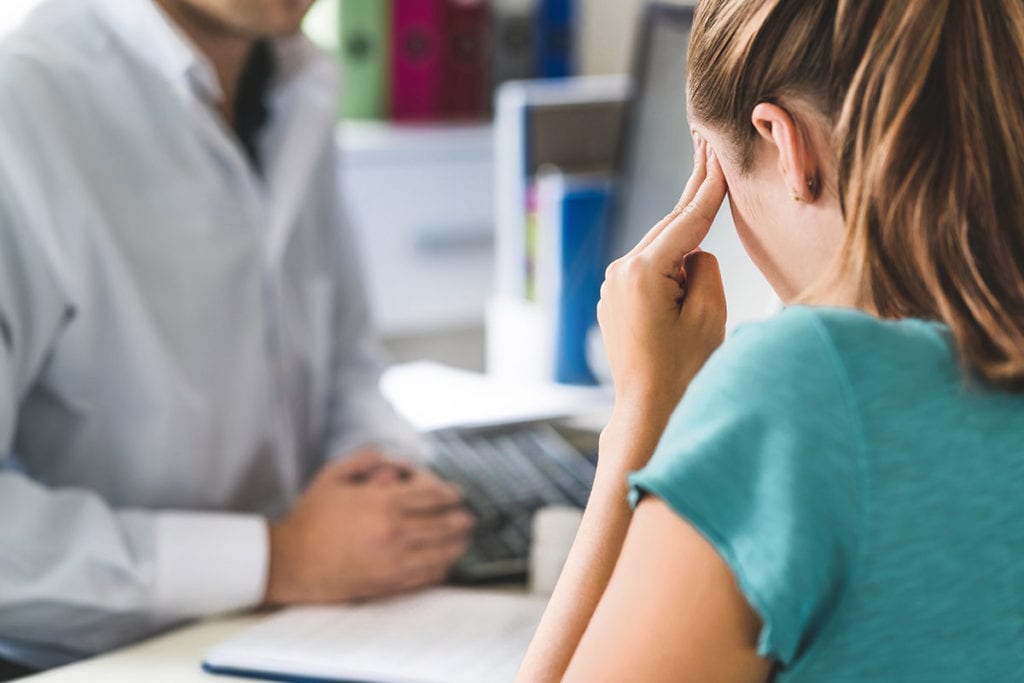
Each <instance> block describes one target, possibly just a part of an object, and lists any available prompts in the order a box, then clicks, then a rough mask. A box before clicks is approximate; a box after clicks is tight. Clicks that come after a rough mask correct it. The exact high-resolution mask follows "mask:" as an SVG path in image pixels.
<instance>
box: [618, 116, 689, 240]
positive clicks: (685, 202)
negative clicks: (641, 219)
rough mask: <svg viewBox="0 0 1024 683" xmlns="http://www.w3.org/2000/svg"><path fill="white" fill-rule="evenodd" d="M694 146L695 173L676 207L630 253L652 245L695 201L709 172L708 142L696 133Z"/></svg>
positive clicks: (687, 183)
mask: <svg viewBox="0 0 1024 683" xmlns="http://www.w3.org/2000/svg"><path fill="white" fill-rule="evenodd" d="M693 148H694V155H693V173H691V174H690V179H689V180H687V181H686V187H685V188H684V189H683V194H682V195H681V196H680V197H679V201H678V202H677V203H676V205H675V208H673V209H672V211H671V212H669V214H668V215H667V216H665V217H664V218H662V219H661V221H659V222H658V224H657V225H655V226H654V227H653V228H651V229H650V230H649V231H648V232H647V234H646V235H644V237H643V239H641V240H640V242H639V243H637V245H636V246H635V247H633V249H632V250H630V252H629V253H630V255H633V254H636V253H639V252H641V251H643V250H644V249H646V248H647V247H648V246H650V244H651V242H653V241H654V240H655V238H657V236H658V235H660V234H661V231H662V230H664V229H665V228H666V227H668V225H669V224H670V223H671V222H672V221H674V220H675V219H676V218H678V217H679V215H680V214H681V213H683V211H685V210H686V207H687V206H689V204H690V202H692V201H693V198H694V197H696V196H697V192H698V190H700V186H701V185H702V184H703V183H704V180H705V179H706V178H707V173H708V158H707V149H708V147H707V142H705V141H704V138H702V137H700V136H699V135H697V134H694V145H693Z"/></svg>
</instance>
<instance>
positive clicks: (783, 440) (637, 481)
mask: <svg viewBox="0 0 1024 683" xmlns="http://www.w3.org/2000/svg"><path fill="white" fill-rule="evenodd" d="M856 415H857V408H856V405H855V404H854V403H853V400H852V394H851V392H850V390H849V382H848V380H847V378H846V376H845V373H844V371H843V370H842V366H841V361H840V359H839V357H838V355H837V353H836V351H835V348H834V346H833V345H832V344H831V341H830V339H829V337H828V335H827V332H826V330H825V327H824V326H823V325H822V323H821V322H820V321H819V320H817V319H816V317H815V313H814V312H813V309H806V308H799V309H790V310H787V311H785V312H784V313H782V314H780V315H779V316H776V317H775V318H774V319H772V320H769V321H767V322H764V323H759V324H755V325H751V326H748V327H747V328H744V329H741V330H740V331H738V332H737V333H736V334H735V335H734V336H733V337H731V338H730V339H729V340H728V341H727V342H726V343H725V344H724V345H723V346H722V347H721V348H720V349H719V351H718V352H716V354H715V355H714V356H712V358H711V359H710V360H709V361H708V363H707V364H706V366H705V367H704V369H703V370H702V371H701V373H700V375H699V376H698V377H697V378H696V379H695V380H694V382H693V383H692V384H691V386H690V388H689V390H688V391H687V393H686V396H685V397H684V398H683V400H682V402H681V403H680V405H679V406H678V408H677V409H676V411H675V413H674V414H673V416H672V419H671V421H670V422H669V425H668V428H667V429H666V431H665V433H664V435H663V437H662V439H661V442H660V443H659V445H658V448H657V450H656V452H655V454H654V456H653V458H652V459H651V461H650V463H649V464H648V465H647V467H645V468H644V469H643V470H641V471H640V472H638V473H635V474H633V475H632V476H631V477H630V485H631V487H632V499H633V502H634V504H635V503H636V502H637V501H638V500H639V498H640V497H641V496H642V495H644V494H652V495H655V496H657V497H658V498H661V499H662V500H664V501H665V502H666V503H667V504H668V505H669V506H670V507H671V508H673V510H675V512H676V513H678V514H679V515H680V516H682V517H683V518H685V519H686V520H687V521H688V522H689V523H690V524H692V525H693V526H694V528H696V529H697V531H698V532H700V533H701V534H702V535H703V536H704V537H705V538H706V539H707V540H708V541H709V542H710V543H711V544H712V545H713V546H714V547H715V548H716V550H717V551H718V553H719V555H720V556H721V557H722V558H723V559H724V560H725V562H726V563H727V564H728V565H729V567H730V568H731V570H732V572H733V575H734V576H735V578H736V581H737V583H738V585H739V587H740V589H741V591H742V592H743V594H744V596H745V597H746V599H747V600H748V602H749V603H750V605H751V607H752V608H753V609H754V610H756V611H757V613H758V614H759V615H760V617H761V619H762V622H763V627H762V631H761V634H760V639H759V643H758V650H759V653H760V654H761V655H762V656H765V657H770V658H772V659H775V660H776V661H778V662H780V663H781V664H782V665H784V666H790V665H792V664H793V663H794V662H795V660H797V659H798V658H799V656H800V654H801V653H802V652H803V651H804V650H805V649H806V648H807V646H808V645H810V644H811V642H812V641H813V639H814V638H815V636H816V635H817V634H818V633H819V632H820V629H821V627H822V625H823V624H824V622H825V620H827V618H828V616H829V614H830V613H831V611H832V609H833V608H834V607H835V605H836V604H837V602H838V600H839V598H840V596H841V594H842V591H843V588H844V586H845V585H846V583H847V581H848V578H849V575H850V574H851V572H852V571H853V567H854V564H855V562H856V555H857V544H858V539H859V535H860V526H861V524H860V523H861V517H862V516H861V506H862V496H863V480H862V476H861V472H862V465H861V461H862V457H861V451H862V445H861V444H862V443H863V437H862V435H861V434H860V431H861V430H860V427H859V421H858V418H857V416H856Z"/></svg>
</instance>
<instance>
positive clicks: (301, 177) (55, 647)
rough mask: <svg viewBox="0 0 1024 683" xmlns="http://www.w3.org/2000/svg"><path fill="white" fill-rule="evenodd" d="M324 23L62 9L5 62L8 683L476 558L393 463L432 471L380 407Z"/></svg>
mask: <svg viewBox="0 0 1024 683" xmlns="http://www.w3.org/2000/svg"><path fill="white" fill-rule="evenodd" d="M311 2H312V0H52V1H51V2H49V3H47V4H45V5H44V6H43V7H41V8H40V9H39V10H37V12H36V13H35V14H34V15H32V16H31V17H30V18H29V19H28V21H27V22H26V24H25V25H24V26H23V27H22V28H21V29H20V30H19V31H17V32H16V33H14V34H12V35H11V36H10V37H8V38H7V39H6V40H5V42H4V43H3V44H2V45H0V659H6V660H8V661H13V662H17V663H20V664H23V665H27V666H30V667H33V668H43V667H48V666H53V665H56V664H60V663H63V662H67V661H71V660H74V659H76V658H79V657H82V656H86V655H89V654H93V653H97V652H101V651H104V650H107V649H110V648H112V647H115V646H118V645H120V644H123V643H126V642H129V641H132V640H136V639H139V638H142V637H145V636H147V635H149V634H152V633H154V632H156V631H158V630H160V629H163V628H166V627H167V626H169V625H171V624H174V623H177V622H179V621H180V620H182V619H187V618H192V617H197V616H203V615H208V614H214V613H219V612H224V611H228V610H234V609H238V608H245V607H250V606H255V605H259V604H265V603H273V604H285V603H296V602H311V601H340V600H347V599H352V598H360V597H370V596H375V595H382V594H387V593H392V592H395V591H400V590H406V589H409V588H413V587H416V586H420V585H425V584H428V583H432V582H436V581H438V580H439V579H441V578H442V577H443V576H444V575H445V574H446V572H447V571H448V569H449V567H450V566H451V564H452V563H453V562H454V561H455V560H456V559H457V558H458V557H459V556H460V555H461V553H462V552H463V550H464V546H465V543H466V537H467V533H468V529H469V527H470V525H471V520H470V519H469V516H468V515H467V513H466V512H465V511H464V510H463V509H462V508H461V506H460V501H459V496H458V493H457V492H456V491H455V490H454V489H453V488H451V487H450V486H448V485H446V484H444V483H442V482H440V481H439V480H437V479H435V478H433V477H432V476H431V475H429V474H427V473H426V472H425V471H423V470H420V469H417V468H414V467H411V466H399V465H397V464H394V462H393V461H391V460H389V459H388V458H387V456H385V455H384V453H385V452H398V453H404V454H413V455H414V454H416V453H417V450H418V449H419V448H420V444H419V442H418V439H417V437H416V435H415V434H413V433H412V432H411V430H409V429H408V427H407V426H406V425H405V424H404V423H402V422H401V421H400V420H399V419H398V418H397V417H396V416H395V415H394V413H393V412H392V411H391V409H390V407H389V406H388V405H387V404H386V403H385V401H384V400H383V398H382V397H381V396H380V394H379V393H378V389H377V378H378V367H377V364H376V361H375V359H374V356H373V353H372V345H371V343H370V338H369V323H368V318H367V311H366V308H365V304H364V301H363V292H362V289H361V286H360V279H359V273H358V264H357V263H356V261H355V249H354V247H353V244H352V241H351V239H352V238H351V235H350V234H349V233H348V232H347V231H346V230H345V229H344V227H343V220H342V216H341V212H340V210H339V205H338V199H337V181H336V175H335V169H336V158H335V151H334V145H333V136H332V131H333V125H332V124H333V117H334V102H335V101H336V98H335V95H334V92H335V90H334V70H333V67H332V66H331V64H330V61H329V60H328V59H326V58H325V57H324V56H323V55H321V54H320V53H319V52H317V51H316V50H315V49H314V48H313V47H312V46H311V45H310V43H309V42H308V41H307V40H306V39H305V38H304V37H303V36H302V35H301V34H300V33H299V32H298V31H299V25H300V22H301V19H302V17H303V15H304V14H305V12H306V10H307V9H308V7H309V5H310V4H311ZM396 201H401V198H400V197H396ZM410 286H415V283H410ZM268 520H273V521H268Z"/></svg>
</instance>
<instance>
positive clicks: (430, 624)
mask: <svg viewBox="0 0 1024 683" xmlns="http://www.w3.org/2000/svg"><path fill="white" fill-rule="evenodd" d="M545 604H546V599H545V598H540V597H536V596H530V595H525V594H517V593H502V592H493V591H482V590H473V589H455V588H435V589H430V590H428V591H425V592H422V593H419V594H415V595H410V596H403V597H397V598H392V599H388V600H384V601H377V602H370V603H366V604H361V605H352V606H337V607H295V608H290V609H287V610H284V611H282V612H280V613H278V614H276V615H274V616H271V617H268V618H267V620H266V621H264V622H261V623H260V624H257V625H256V626H254V627H252V628H251V629H249V630H246V631H244V632H243V633H241V634H239V635H238V636H236V637H234V638H232V639H230V640H228V641H226V642H225V643H222V644H221V645H219V646H217V647H215V648H214V649H212V650H211V651H210V652H209V653H208V655H207V657H206V659H205V664H207V665H208V666H211V667H214V668H223V669H229V670H237V671H243V672H245V671H248V672H254V673H264V674H266V673H271V674H277V675H285V676H300V677H302V676H304V677H312V678H315V679H321V680H326V681H341V680H357V681H367V682H368V683H463V682H465V683H480V682H481V681H488V682H489V683H490V682H493V683H501V682H502V681H512V680H513V678H514V677H515V673H516V670H517V669H518V667H519V663H520V661H521V660H522V658H523V655H524V654H525V653H526V648H527V646H528V645H529V642H530V638H531V637H532V636H533V632H534V630H535V629H536V627H537V624H538V623H539V622H540V617H541V614H542V613H543V611H544V606H545Z"/></svg>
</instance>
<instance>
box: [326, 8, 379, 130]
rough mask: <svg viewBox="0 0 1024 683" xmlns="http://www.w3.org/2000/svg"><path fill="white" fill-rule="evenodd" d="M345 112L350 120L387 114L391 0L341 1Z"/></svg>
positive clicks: (343, 106)
mask: <svg viewBox="0 0 1024 683" xmlns="http://www.w3.org/2000/svg"><path fill="white" fill-rule="evenodd" d="M339 10H340V11H339V12H338V15H339V16H338V22H339V27H340V36H341V40H340V41H339V43H340V44H339V46H338V51H339V55H340V60H341V113H342V116H344V117H345V118H348V119H383V118H386V117H387V114H388V110H389V108H390V107H389V105H388V90H389V87H388V83H389V81H388V79H389V72H390V67H389V60H390V52H391V45H390V36H391V31H390V25H391V2H390V0H341V5H340V8H339Z"/></svg>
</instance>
